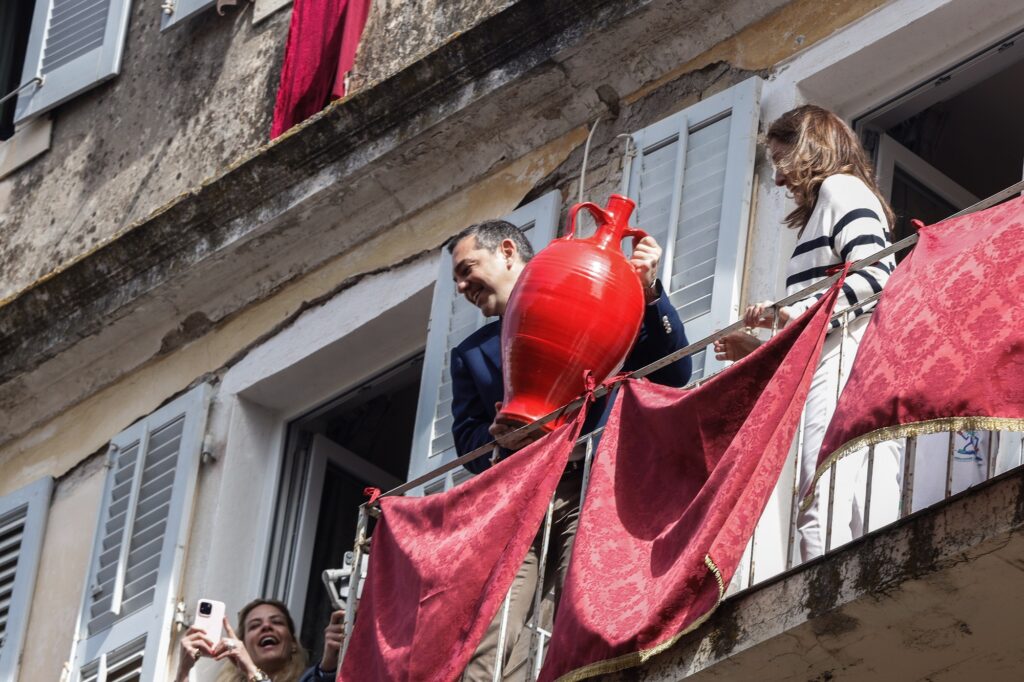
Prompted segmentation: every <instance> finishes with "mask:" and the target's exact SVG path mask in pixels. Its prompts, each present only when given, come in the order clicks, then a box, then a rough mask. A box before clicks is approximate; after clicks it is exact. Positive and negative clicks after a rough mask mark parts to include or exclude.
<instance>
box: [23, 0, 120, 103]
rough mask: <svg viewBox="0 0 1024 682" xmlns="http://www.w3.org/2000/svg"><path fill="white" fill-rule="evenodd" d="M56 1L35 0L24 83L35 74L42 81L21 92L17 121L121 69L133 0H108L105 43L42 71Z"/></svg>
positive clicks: (81, 90)
mask: <svg viewBox="0 0 1024 682" xmlns="http://www.w3.org/2000/svg"><path fill="white" fill-rule="evenodd" d="M54 2H55V0H36V7H35V13H34V15H33V17H32V32H31V33H30V34H29V39H28V47H27V48H26V50H25V66H24V69H23V70H22V77H21V83H22V85H25V84H27V83H30V82H31V81H32V80H33V79H36V78H41V79H42V83H36V84H35V85H32V86H30V87H28V88H26V89H25V90H23V91H22V92H21V94H19V95H18V103H17V106H16V107H15V110H14V122H15V123H21V122H22V121H25V120H27V119H29V118H31V117H33V116H37V115H39V114H41V113H43V112H44V111H49V110H50V109H52V108H54V107H56V106H57V105H59V104H61V103H63V102H66V101H67V100H69V99H71V98H72V97H75V96H76V95H78V94H79V93H81V92H83V91H85V90H88V89H89V88H91V87H93V86H95V85H98V84H99V83H102V82H103V81H105V80H108V79H110V78H113V77H114V76H116V75H117V74H118V73H119V72H120V70H121V56H122V55H123V53H124V40H125V35H126V33H127V31H128V17H129V15H130V14H131V0H107V2H108V3H109V9H108V11H107V23H106V27H105V32H104V37H103V43H102V44H100V45H98V46H97V47H95V48H94V49H92V50H90V51H89V52H86V53H84V54H82V55H79V56H78V57H77V58H75V59H74V60H73V61H71V62H68V63H67V64H64V65H62V66H60V67H58V68H57V69H56V70H54V71H51V72H50V73H48V74H45V75H44V74H43V72H42V66H43V53H44V50H45V47H46V36H47V34H48V32H49V29H50V25H49V24H50V14H51V11H52V8H53V4H54Z"/></svg>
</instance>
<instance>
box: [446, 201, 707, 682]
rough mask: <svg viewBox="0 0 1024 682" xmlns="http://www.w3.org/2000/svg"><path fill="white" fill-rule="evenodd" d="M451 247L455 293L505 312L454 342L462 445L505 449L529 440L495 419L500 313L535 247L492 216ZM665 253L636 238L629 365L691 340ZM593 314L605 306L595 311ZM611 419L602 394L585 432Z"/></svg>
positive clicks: (511, 674) (533, 555)
mask: <svg viewBox="0 0 1024 682" xmlns="http://www.w3.org/2000/svg"><path fill="white" fill-rule="evenodd" d="M448 250H449V251H450V252H451V254H452V276H453V277H454V279H455V283H456V286H457V288H458V292H459V293H460V294H462V295H463V296H465V297H466V300H468V301H469V302H470V303H472V304H473V305H475V306H476V307H477V308H479V309H480V312H481V313H482V314H483V315H484V317H494V316H496V315H497V316H499V319H498V320H496V321H494V322H491V323H489V324H487V325H485V326H484V327H481V328H480V329H478V330H477V331H476V332H474V333H473V334H471V335H470V336H469V337H468V338H466V339H465V340H464V341H463V342H462V343H460V344H459V345H458V346H456V347H455V348H454V349H453V350H452V355H451V375H452V418H453V423H452V433H453V434H454V436H455V449H456V450H457V451H458V453H459V455H460V456H461V455H464V454H466V453H468V452H471V451H473V450H475V449H476V448H478V447H480V446H482V445H486V444H487V443H490V442H492V441H497V442H498V444H499V445H501V446H502V447H503V448H504V449H503V451H502V452H503V453H504V454H506V455H507V454H508V453H510V452H511V451H515V450H518V449H520V448H521V447H523V446H525V445H526V444H527V442H526V441H522V440H518V439H517V438H516V437H515V436H513V435H512V434H511V431H512V430H513V429H511V428H510V427H508V426H506V425H504V424H499V423H496V422H495V421H494V419H495V416H496V415H497V413H498V411H499V410H500V409H501V401H502V399H503V392H504V388H503V382H502V373H501V317H500V316H501V315H503V314H504V313H505V305H506V304H507V303H508V299H509V296H510V295H511V293H512V288H513V287H514V286H515V283H516V280H518V279H519V274H520V273H521V272H522V271H523V268H524V267H525V265H526V263H527V262H528V261H529V260H530V259H531V258H532V257H533V248H532V247H531V245H530V242H529V241H528V240H527V239H526V237H525V235H524V234H523V232H522V231H521V230H520V229H519V228H518V227H516V226H515V225H513V224H512V223H509V222H507V221H504V220H491V221H487V222H483V223H479V224H477V225H472V226H470V227H468V228H466V229H465V230H463V231H462V232H460V233H459V234H458V235H456V236H455V237H453V238H452V239H451V241H450V242H449V244H448ZM661 253H662V251H661V247H660V246H659V245H658V243H657V242H656V241H655V240H654V239H653V238H652V237H646V238H645V239H643V240H642V241H640V243H639V244H637V246H636V248H635V249H634V250H633V255H632V257H631V258H630V262H631V263H632V265H633V267H634V268H635V269H636V272H637V274H638V275H639V276H640V279H641V281H642V282H643V284H644V292H645V295H644V298H645V302H646V306H645V308H644V318H643V325H642V326H641V328H640V333H639V336H638V338H637V343H636V345H635V346H634V347H633V350H632V351H631V352H630V354H629V356H628V357H627V358H626V361H625V363H624V364H623V367H622V369H623V370H625V371H630V370H635V369H639V368H641V367H644V366H646V365H648V364H650V363H652V362H654V361H655V360H658V359H660V358H662V357H664V356H666V355H668V354H669V353H671V352H673V351H675V350H677V349H679V348H682V347H683V346H685V345H687V341H686V334H685V332H684V330H683V323H682V322H681V321H680V320H679V316H678V315H677V314H676V311H675V309H674V308H673V307H672V304H671V303H669V300H668V297H667V296H665V293H664V291H663V289H662V286H661V283H660V282H658V280H657V271H658V263H659V261H660V260H661ZM595 314H599V312H598V311H595ZM690 372H691V363H690V358H689V357H686V358H683V359H681V360H678V361H676V362H674V363H672V364H671V365H668V366H667V367H664V368H662V369H660V370H658V371H657V372H654V373H652V374H651V375H650V377H649V378H650V379H651V380H652V381H654V382H656V383H660V384H665V385H668V386H685V385H686V383H687V382H688V381H689V380H690ZM605 418H606V404H605V401H598V402H597V403H595V404H594V405H593V406H592V407H591V409H590V414H589V415H588V417H587V421H586V422H585V423H584V428H583V432H584V433H588V432H590V431H592V430H593V429H594V428H595V427H596V426H598V425H599V424H603V423H604V419H605ZM582 459H583V453H582V452H574V453H573V456H572V457H571V458H570V462H569V465H568V466H567V467H566V471H565V474H563V476H562V479H561V481H560V482H559V484H558V489H557V490H556V492H555V499H554V502H555V509H554V516H553V526H552V535H551V543H550V547H549V556H550V560H549V561H547V562H546V565H547V567H548V568H549V569H550V571H547V570H546V571H545V573H546V574H548V575H545V576H544V583H545V586H550V587H553V588H554V589H555V592H556V598H557V592H558V590H559V589H560V587H561V585H562V582H563V581H564V578H565V573H566V571H567V570H568V567H569V554H570V552H571V550H572V541H573V539H574V538H575V535H576V525H577V521H578V519H579V506H580V489H581V487H582V483H583V481H582V474H583V471H582ZM492 463H493V462H492V461H491V458H490V456H487V455H484V456H481V457H479V458H477V459H476V460H473V461H472V462H470V463H469V464H467V465H466V468H467V469H469V470H470V471H472V472H473V473H480V472H482V471H484V470H486V469H487V468H489V467H490V466H491V465H492ZM539 552H540V538H539V537H538V541H537V542H535V543H534V547H533V548H532V549H531V550H530V553H529V554H528V555H527V558H526V561H525V562H524V563H523V566H522V567H521V568H520V571H519V573H518V574H517V576H516V579H515V581H514V583H513V585H512V600H511V604H510V609H509V619H508V625H507V627H506V644H505V655H504V666H503V670H504V679H506V680H518V679H525V674H526V668H527V666H526V665H525V663H526V657H527V653H528V650H529V634H528V633H526V632H525V624H526V623H527V620H528V618H529V615H530V610H531V607H532V605H533V592H534V589H535V587H536V585H537V580H538V575H537V574H538V571H537V569H538V555H539ZM556 603H557V602H556ZM500 616H501V613H500V612H499V614H498V617H497V618H495V621H494V622H493V623H492V624H491V627H490V628H488V631H487V634H485V635H484V639H483V641H482V642H481V644H480V646H479V647H478V648H477V650H476V652H475V653H474V656H473V659H472V660H471V661H470V664H469V666H468V667H467V668H466V675H465V678H464V679H466V680H470V681H477V680H479V681H483V680H488V681H489V680H491V679H492V674H493V673H492V671H493V668H494V659H495V655H496V653H497V648H498V647H497V643H498V630H499V627H498V626H499V619H500ZM520 635H523V636H520Z"/></svg>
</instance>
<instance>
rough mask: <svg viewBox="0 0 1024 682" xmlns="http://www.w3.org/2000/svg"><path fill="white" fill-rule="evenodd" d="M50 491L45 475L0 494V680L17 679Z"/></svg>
mask: <svg viewBox="0 0 1024 682" xmlns="http://www.w3.org/2000/svg"><path fill="white" fill-rule="evenodd" d="M52 490H53V479H52V478H49V477H46V478H43V479H40V480H38V481H36V482H35V483H32V484H30V485H27V486H25V487H24V488H21V489H19V490H17V491H15V492H13V493H10V494H8V495H4V496H3V497H0V680H15V679H17V678H18V664H19V662H20V659H21V649H22V645H23V644H24V643H25V628H26V627H27V626H28V615H29V608H30V606H31V604H32V593H33V591H34V589H35V584H36V571H37V568H38V566H39V555H40V553H41V552H42V550H43V533H44V531H45V529H46V516H47V514H48V513H49V509H50V493H51V491H52Z"/></svg>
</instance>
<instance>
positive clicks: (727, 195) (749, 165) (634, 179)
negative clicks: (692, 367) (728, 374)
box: [623, 76, 762, 376]
mask: <svg viewBox="0 0 1024 682" xmlns="http://www.w3.org/2000/svg"><path fill="white" fill-rule="evenodd" d="M761 84H762V80H761V79H760V78H758V77H756V76H755V77H752V78H749V79H747V80H745V81H743V82H741V83H738V84H737V85H734V86H732V87H731V88H729V89H727V90H724V91H722V92H720V93H717V94H715V95H712V96H711V97H708V98H707V99H705V100H702V101H701V102H698V103H697V104H694V105H692V106H689V107H687V108H685V109H683V110H682V111H679V112H677V113H675V114H672V115H671V116H668V117H667V118H664V119H662V120H660V121H658V122H657V123H654V124H652V125H650V126H647V127H646V128H643V129H641V130H638V131H636V132H634V133H633V134H632V138H633V143H634V145H635V148H636V152H635V154H636V156H631V157H627V165H626V166H625V167H624V172H623V185H624V188H625V193H626V194H627V196H629V197H630V198H632V199H633V200H634V201H639V196H638V193H639V191H640V189H639V185H640V174H641V173H642V170H643V165H642V155H643V152H642V150H643V149H644V148H646V147H649V146H651V145H655V144H657V143H658V142H659V141H661V140H667V139H671V138H672V137H673V136H677V137H678V141H679V142H678V150H677V152H676V159H675V166H674V168H673V169H672V171H671V172H672V173H673V176H674V177H675V179H676V180H675V182H674V185H673V193H672V200H671V201H672V203H671V209H670V211H671V213H670V216H669V227H668V230H669V231H668V235H667V236H666V238H665V243H664V244H662V245H661V246H662V249H663V254H662V258H661V273H660V275H659V276H660V278H661V280H662V284H663V285H664V286H665V290H666V294H669V295H670V294H671V293H673V292H671V291H670V290H669V288H670V283H671V281H672V274H673V273H672V261H673V258H674V251H675V242H676V239H677V235H678V229H679V224H680V218H681V214H682V209H683V206H682V192H683V187H684V185H685V183H686V178H685V177H684V167H685V161H686V151H687V144H686V141H687V138H688V136H689V133H690V131H691V130H696V129H698V128H700V127H703V126H704V125H705V124H708V123H709V122H714V121H716V120H720V119H721V118H724V117H725V116H730V117H731V119H732V120H731V122H730V131H729V145H728V151H727V157H726V163H725V178H724V190H723V192H724V195H723V197H722V210H721V216H720V218H719V228H718V230H719V231H718V247H717V248H718V250H717V253H716V256H715V275H714V284H713V291H712V297H711V310H710V313H709V314H705V315H702V316H700V317H698V318H695V319H693V320H690V321H687V320H683V322H684V324H685V325H686V335H687V338H688V339H689V340H690V341H695V340H697V339H701V338H704V337H706V336H708V335H709V334H711V333H712V332H713V331H715V330H717V329H721V328H723V327H726V326H728V325H729V324H731V323H732V322H733V321H735V320H736V319H737V317H738V316H739V304H740V293H741V286H742V283H743V265H744V259H745V257H746V246H747V233H748V230H749V227H750V207H751V200H752V195H753V188H754V162H755V159H756V154H757V130H758V122H759V121H760V96H761ZM638 220H641V221H642V215H641V216H638ZM637 227H639V228H641V229H643V227H644V225H643V223H642V222H640V223H638V224H637ZM724 364H725V363H723V362H721V361H718V360H715V358H714V355H713V354H712V353H710V352H705V357H704V376H708V375H710V374H712V373H714V372H716V371H718V370H719V369H721V368H722V367H723V366H724Z"/></svg>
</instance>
